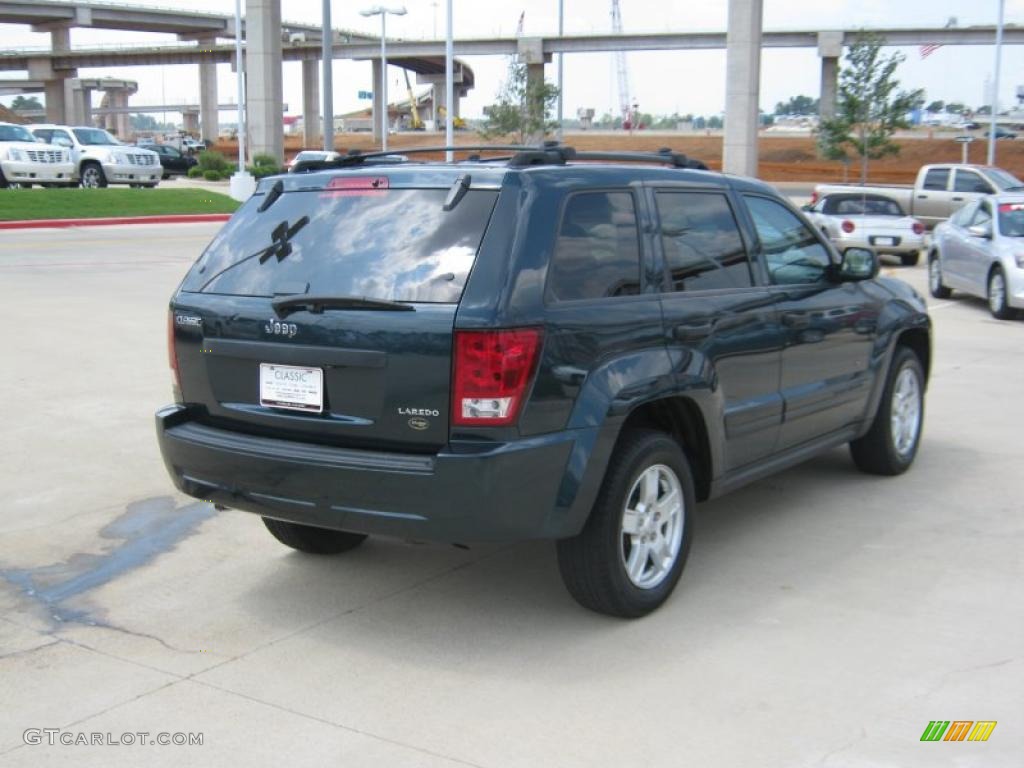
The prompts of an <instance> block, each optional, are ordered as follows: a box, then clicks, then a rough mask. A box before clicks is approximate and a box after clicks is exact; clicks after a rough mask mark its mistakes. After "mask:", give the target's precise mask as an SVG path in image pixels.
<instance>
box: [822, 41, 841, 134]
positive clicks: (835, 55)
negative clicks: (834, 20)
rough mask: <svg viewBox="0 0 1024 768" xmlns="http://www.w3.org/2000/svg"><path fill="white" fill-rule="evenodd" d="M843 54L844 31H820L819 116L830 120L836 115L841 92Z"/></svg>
mask: <svg viewBox="0 0 1024 768" xmlns="http://www.w3.org/2000/svg"><path fill="white" fill-rule="evenodd" d="M842 55H843V33H842V32H839V31H823V32H819V33H818V56H819V58H820V59H821V93H820V95H819V100H818V116H819V117H820V118H821V119H822V120H830V119H831V118H833V117H835V116H836V105H837V103H838V94H839V57H840V56H842Z"/></svg>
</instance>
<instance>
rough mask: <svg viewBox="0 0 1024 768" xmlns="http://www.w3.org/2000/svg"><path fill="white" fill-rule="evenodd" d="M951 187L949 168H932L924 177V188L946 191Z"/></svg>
mask: <svg viewBox="0 0 1024 768" xmlns="http://www.w3.org/2000/svg"><path fill="white" fill-rule="evenodd" d="M947 186H949V168H932V169H930V170H929V171H928V172H927V173H926V174H925V176H924V188H925V189H932V190H936V191H945V190H946V187H947Z"/></svg>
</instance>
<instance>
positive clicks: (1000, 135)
mask: <svg viewBox="0 0 1024 768" xmlns="http://www.w3.org/2000/svg"><path fill="white" fill-rule="evenodd" d="M992 135H995V137H996V138H997V139H1016V138H1017V134H1016V133H1014V132H1013V131H1011V130H1010V129H1009V128H1003V127H1001V126H998V125H997V126H996V130H995V132H994V134H993V132H992V131H985V138H988V137H989V136H992Z"/></svg>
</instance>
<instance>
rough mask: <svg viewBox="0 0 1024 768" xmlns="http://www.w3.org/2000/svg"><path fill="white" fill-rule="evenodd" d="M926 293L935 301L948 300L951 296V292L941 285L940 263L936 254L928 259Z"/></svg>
mask: <svg viewBox="0 0 1024 768" xmlns="http://www.w3.org/2000/svg"><path fill="white" fill-rule="evenodd" d="M928 291H929V292H930V293H931V295H932V296H934V297H935V298H936V299H948V298H949V297H950V296H952V295H953V292H952V291H951V290H949V288H947V287H946V286H945V285H943V283H942V261H940V259H939V254H937V253H933V254H932V255H931V256H930V257H929V258H928Z"/></svg>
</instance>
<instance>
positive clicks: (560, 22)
mask: <svg viewBox="0 0 1024 768" xmlns="http://www.w3.org/2000/svg"><path fill="white" fill-rule="evenodd" d="M564 34H565V14H564V13H563V8H562V0H558V36H559V37H562V35H564ZM563 56H564V54H561V53H560V54H558V140H559V141H561V140H562V57H563Z"/></svg>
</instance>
